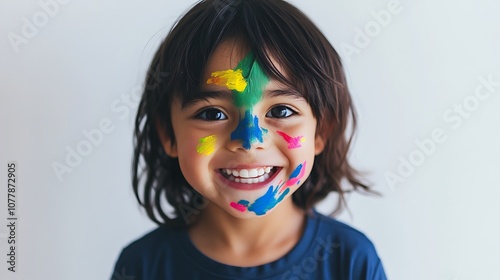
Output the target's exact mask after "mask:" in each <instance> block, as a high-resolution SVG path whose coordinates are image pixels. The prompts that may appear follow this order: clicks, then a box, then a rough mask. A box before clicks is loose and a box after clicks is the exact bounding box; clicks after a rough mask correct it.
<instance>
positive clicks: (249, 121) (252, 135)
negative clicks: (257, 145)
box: [231, 111, 267, 150]
mask: <svg viewBox="0 0 500 280" xmlns="http://www.w3.org/2000/svg"><path fill="white" fill-rule="evenodd" d="M263 132H264V133H266V132H267V129H265V128H261V127H260V126H259V119H258V118H257V117H256V116H253V118H252V115H251V114H250V112H248V111H246V112H245V117H244V118H243V119H242V120H240V122H239V123H238V127H236V130H235V131H233V133H231V139H240V140H241V141H242V145H243V148H245V149H247V150H249V149H250V147H251V145H252V143H253V142H255V141H259V142H261V143H262V133H263Z"/></svg>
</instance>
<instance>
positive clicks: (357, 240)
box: [314, 212, 378, 259]
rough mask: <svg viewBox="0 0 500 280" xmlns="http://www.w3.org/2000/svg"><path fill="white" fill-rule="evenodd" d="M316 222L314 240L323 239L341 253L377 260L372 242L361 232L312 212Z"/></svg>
mask: <svg viewBox="0 0 500 280" xmlns="http://www.w3.org/2000/svg"><path fill="white" fill-rule="evenodd" d="M314 219H315V220H317V231H316V239H318V240H319V239H320V238H323V239H324V240H326V241H327V242H330V243H332V244H334V245H332V247H336V248H338V249H339V250H340V251H341V252H343V253H348V254H353V253H360V254H362V255H365V256H366V257H368V258H375V259H378V255H377V252H376V250H375V246H374V245H373V242H372V241H371V240H370V239H369V238H368V237H367V236H366V235H365V234H364V233H362V232H361V231H359V230H357V229H355V228H354V227H352V226H350V225H348V224H346V223H344V222H341V221H339V220H337V219H335V218H332V217H328V216H325V215H323V214H321V213H318V212H314Z"/></svg>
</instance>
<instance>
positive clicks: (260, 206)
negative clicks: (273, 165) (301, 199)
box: [248, 186, 290, 216]
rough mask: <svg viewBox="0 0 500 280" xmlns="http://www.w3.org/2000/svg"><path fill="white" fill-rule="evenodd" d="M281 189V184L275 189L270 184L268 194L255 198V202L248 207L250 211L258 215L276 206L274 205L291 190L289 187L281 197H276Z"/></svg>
mask: <svg viewBox="0 0 500 280" xmlns="http://www.w3.org/2000/svg"><path fill="white" fill-rule="evenodd" d="M279 189H280V186H277V187H276V188H275V189H273V186H270V187H269V189H268V190H267V192H266V194H264V195H263V196H261V197H259V198H257V200H255V201H254V203H252V205H250V206H249V207H248V211H252V212H255V214H257V216H261V215H264V214H266V213H267V211H269V210H271V209H272V208H274V206H276V204H278V203H279V202H281V201H282V200H283V198H284V197H285V196H286V195H287V194H288V192H290V189H288V188H287V189H286V190H285V191H284V192H283V193H282V194H281V195H280V196H279V197H277V198H276V194H278V190H279Z"/></svg>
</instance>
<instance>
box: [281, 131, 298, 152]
mask: <svg viewBox="0 0 500 280" xmlns="http://www.w3.org/2000/svg"><path fill="white" fill-rule="evenodd" d="M276 133H278V134H279V135H280V136H281V137H283V139H285V141H286V142H287V143H288V149H297V148H300V147H302V145H300V141H301V140H302V137H303V136H297V137H292V136H290V135H288V134H286V133H284V132H282V131H276Z"/></svg>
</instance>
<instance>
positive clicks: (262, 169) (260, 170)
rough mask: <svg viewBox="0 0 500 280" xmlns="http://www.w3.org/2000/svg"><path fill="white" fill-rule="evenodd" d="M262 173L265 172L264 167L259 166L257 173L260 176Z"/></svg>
mask: <svg viewBox="0 0 500 280" xmlns="http://www.w3.org/2000/svg"><path fill="white" fill-rule="evenodd" d="M264 173H265V172H264V168H259V171H258V173H257V175H258V176H262V175H264Z"/></svg>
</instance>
